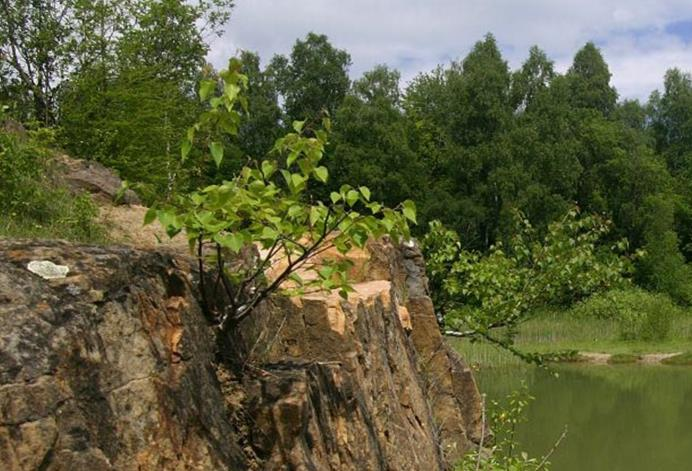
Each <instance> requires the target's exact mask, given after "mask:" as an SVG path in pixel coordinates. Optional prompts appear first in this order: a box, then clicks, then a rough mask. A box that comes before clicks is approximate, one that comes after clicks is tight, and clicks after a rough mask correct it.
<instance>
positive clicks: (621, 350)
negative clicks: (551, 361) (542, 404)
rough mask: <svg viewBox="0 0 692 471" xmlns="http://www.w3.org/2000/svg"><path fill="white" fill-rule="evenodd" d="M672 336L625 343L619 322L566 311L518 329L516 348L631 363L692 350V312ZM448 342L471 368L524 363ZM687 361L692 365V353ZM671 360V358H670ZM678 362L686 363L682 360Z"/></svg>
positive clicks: (478, 345)
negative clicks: (606, 357) (599, 355)
mask: <svg viewBox="0 0 692 471" xmlns="http://www.w3.org/2000/svg"><path fill="white" fill-rule="evenodd" d="M672 322H673V324H672V328H671V330H670V335H669V336H668V338H667V339H665V340H661V341H651V342H645V341H641V340H631V341H629V340H627V341H626V340H622V339H621V336H620V330H619V327H618V325H617V322H616V321H614V320H609V319H594V318H574V317H567V316H566V313H565V312H544V313H540V314H537V315H536V316H535V317H534V318H533V319H531V320H529V321H527V322H526V323H524V324H523V325H521V326H520V327H519V331H518V334H517V336H516V339H515V346H516V347H517V348H519V349H520V350H522V351H525V352H536V353H550V352H559V351H568V350H578V351H584V352H598V353H610V354H613V355H614V356H615V358H616V359H615V360H614V361H616V362H631V361H632V358H635V359H636V357H638V356H640V355H643V354H647V353H674V352H691V351H692V310H687V311H685V313H684V315H680V316H676V317H675V318H674V319H673V321H672ZM449 342H450V343H451V345H452V346H453V347H454V348H456V350H457V351H459V353H460V354H461V355H462V357H463V358H464V359H465V360H466V361H467V362H468V363H469V364H471V365H477V366H511V365H520V364H523V362H522V360H520V359H519V358H516V357H515V356H514V355H512V354H511V353H509V352H507V351H505V350H503V349H500V348H498V347H495V346H493V345H490V344H488V343H485V342H475V343H472V342H470V341H469V340H467V339H459V338H450V339H449ZM687 355H688V356H687V357H686V360H684V361H689V362H690V364H692V353H688V354H687ZM671 360H672V359H671ZM679 361H683V359H680V360H679Z"/></svg>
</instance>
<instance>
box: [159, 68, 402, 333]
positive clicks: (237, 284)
mask: <svg viewBox="0 0 692 471" xmlns="http://www.w3.org/2000/svg"><path fill="white" fill-rule="evenodd" d="M241 70H242V66H241V64H240V63H239V62H238V61H236V60H231V62H230V63H229V68H228V69H227V70H224V71H222V72H221V73H220V74H219V76H220V78H221V80H222V81H223V82H222V84H221V87H219V88H220V90H222V91H221V93H220V95H217V94H216V93H214V91H215V90H216V89H217V85H218V84H217V83H216V81H214V80H207V81H203V82H202V83H201V86H200V97H201V99H202V100H203V101H204V102H206V103H208V104H209V109H208V110H207V111H205V112H204V113H202V114H201V115H200V117H199V120H198V121H197V122H196V123H195V124H194V126H193V127H191V128H190V129H189V130H188V133H187V136H186V138H185V140H184V141H183V145H182V148H181V152H182V158H183V159H185V158H187V156H188V155H189V154H190V151H191V150H192V148H193V146H194V145H195V144H198V143H199V144H202V146H203V148H204V149H205V152H206V153H207V155H208V156H209V157H211V159H212V160H213V161H214V162H215V163H216V165H217V166H219V165H221V163H222V161H223V159H224V146H223V144H222V141H220V140H219V137H220V136H221V135H224V134H231V135H237V133H238V130H239V125H240V122H241V119H242V117H243V116H244V115H245V111H246V109H247V101H246V97H245V95H244V93H245V90H246V89H247V76H245V75H243V74H241V73H240V71H241ZM323 123H324V127H323V128H322V129H313V130H311V131H310V132H309V133H306V132H305V131H306V130H305V128H304V126H305V122H302V121H296V122H294V123H293V131H294V132H291V133H288V134H286V135H285V136H284V137H282V138H280V139H278V140H277V142H276V144H275V145H274V147H273V151H274V152H275V153H276V154H279V155H285V156H286V160H285V164H284V165H279V163H278V162H277V161H276V160H264V161H262V162H261V163H260V164H258V165H257V167H255V168H253V167H244V168H242V169H241V171H240V172H239V174H238V175H237V176H235V177H234V178H233V179H232V180H227V181H224V182H222V183H221V184H218V185H211V186H208V187H206V188H202V189H200V190H198V191H194V192H191V193H189V194H183V195H181V196H180V198H179V199H178V201H177V202H176V203H175V204H173V205H170V206H167V207H163V208H159V209H156V208H152V209H151V210H150V211H149V212H148V213H147V216H146V219H145V222H152V221H153V220H154V219H156V218H158V220H159V221H160V222H161V224H163V225H164V227H166V229H167V232H168V234H169V235H170V236H175V235H176V234H178V233H179V232H181V231H185V235H186V237H187V239H188V241H189V243H190V247H191V248H194V249H196V253H197V257H198V263H199V271H200V280H201V281H200V282H201V286H200V288H201V291H202V297H203V300H204V306H203V307H204V310H205V314H206V315H207V316H208V319H209V320H210V322H212V323H214V324H215V325H217V326H218V328H219V329H220V331H221V332H227V331H229V330H232V329H234V328H235V327H236V326H237V325H238V323H240V322H241V321H242V320H243V319H245V318H246V317H248V316H249V315H251V314H252V312H253V310H254V308H255V307H256V306H257V305H258V304H259V303H260V302H261V301H263V300H264V299H266V298H267V297H269V296H270V295H271V294H273V293H275V292H277V291H280V290H282V289H287V283H288V282H289V281H290V282H291V283H292V285H290V287H288V289H289V290H292V291H293V292H295V291H300V290H301V289H303V288H305V287H310V286H312V287H319V288H321V289H326V290H331V289H338V290H339V292H340V294H341V295H342V296H344V297H347V295H348V292H349V291H351V287H350V285H349V282H348V278H347V276H346V270H347V267H348V262H347V260H344V259H342V260H331V261H329V260H326V261H321V262H318V263H309V262H315V260H316V257H317V256H318V255H319V254H321V253H323V252H324V251H325V250H327V249H329V248H330V247H335V248H336V249H337V250H338V251H339V252H340V253H342V254H346V253H348V251H349V250H350V249H351V248H352V247H354V246H356V247H360V248H363V247H364V246H365V243H366V242H367V240H368V238H369V237H371V236H374V237H378V236H382V235H385V234H388V235H389V236H391V237H394V238H395V239H400V238H401V237H408V225H407V223H406V220H407V219H408V220H409V221H412V222H415V207H414V205H413V203H412V202H410V201H407V202H404V203H403V204H402V206H401V212H397V211H394V210H391V209H388V208H386V207H383V206H382V205H380V204H379V203H376V202H372V201H370V191H369V190H368V188H366V187H360V188H358V189H356V188H353V187H351V186H349V185H342V187H341V188H340V189H339V191H338V192H333V193H332V194H331V195H330V201H331V203H329V204H326V205H325V204H324V203H322V202H317V203H312V202H310V201H308V200H307V199H306V198H305V194H306V191H307V189H308V185H309V184H311V183H313V182H315V181H319V182H323V183H324V182H326V181H327V179H328V176H329V173H328V170H327V169H326V168H325V167H324V166H322V165H320V161H321V159H322V156H323V154H324V147H325V144H326V140H327V135H328V134H327V133H328V131H329V129H330V124H329V120H328V119H327V120H325V121H324V122H323ZM306 134H309V136H310V137H308V135H306ZM361 208H362V209H361ZM258 246H259V247H260V248H261V249H262V252H259V253H258V252H257V248H258ZM207 250H211V252H212V260H213V264H212V266H213V267H215V274H216V282H214V283H213V284H212V285H211V286H209V288H207V287H205V283H206V280H205V278H206V276H207V275H206V272H205V268H206V264H205V259H206V257H205V255H206V253H207ZM270 267H271V268H272V269H273V270H274V271H275V272H276V273H275V274H274V275H273V276H272V275H270V274H269V273H268V271H269V269H270ZM301 269H302V270H307V271H308V272H312V273H313V274H314V276H308V275H306V274H305V273H304V272H303V274H301V272H300V270H301ZM207 289H209V290H211V291H207ZM217 289H220V293H219V294H217V295H216V296H214V298H213V299H214V300H215V303H214V304H212V303H211V302H210V301H209V299H208V298H207V296H208V295H209V294H210V292H214V293H215V294H216V290H217ZM220 300H223V303H221V302H219V301H220Z"/></svg>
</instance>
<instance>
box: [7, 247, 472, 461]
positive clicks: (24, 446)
mask: <svg viewBox="0 0 692 471" xmlns="http://www.w3.org/2000/svg"><path fill="white" fill-rule="evenodd" d="M370 252H371V256H369V257H361V258H360V259H359V260H362V262H359V263H362V265H361V267H360V270H359V273H360V275H359V279H357V280H356V281H357V282H358V283H357V284H356V293H353V294H352V295H350V297H349V299H348V300H342V299H340V298H339V297H338V296H336V295H321V294H313V295H309V296H305V297H303V298H301V299H298V298H292V299H287V298H280V297H277V298H275V299H273V300H272V301H271V302H268V303H265V305H264V306H262V308H261V309H260V310H259V311H258V312H257V314H256V315H253V316H251V317H250V318H248V319H247V321H246V322H245V324H244V325H242V326H241V328H240V329H239V330H238V333H236V334H234V337H233V338H230V339H227V340H228V342H231V343H232V344H233V345H235V346H236V348H237V350H238V351H242V352H243V362H244V366H245V368H244V369H243V371H244V372H245V373H244V374H242V375H239V374H237V372H236V374H234V373H231V372H230V370H229V369H228V368H227V367H226V366H225V364H224V362H223V360H222V359H223V358H224V354H225V353H227V352H224V351H223V348H219V347H218V346H217V345H223V344H218V343H216V342H215V339H214V333H213V331H212V329H211V328H210V327H208V326H207V325H206V323H205V320H204V317H203V315H202V314H201V312H200V309H199V307H198V304H197V300H196V299H195V296H194V293H195V290H194V288H193V286H192V282H191V281H190V280H191V275H190V274H189V269H188V268H187V265H186V263H185V262H183V261H176V260H175V259H173V258H172V256H170V255H164V254H160V253H155V252H147V251H138V250H134V249H127V248H117V247H116V248H97V247H84V246H72V245H68V244H64V243H59V242H42V243H41V242H21V241H19V242H9V241H0V318H1V320H2V322H1V323H0V462H2V463H3V464H4V468H3V469H12V470H14V469H90V470H91V469H93V470H100V469H143V470H148V469H238V470H244V469H270V470H273V469H286V470H289V469H296V470H302V469H304V470H365V469H367V470H422V469H425V470H435V469H445V468H446V467H447V466H448V465H449V463H450V462H452V461H453V460H454V459H456V458H457V457H458V456H459V454H460V453H462V452H463V451H465V450H466V449H468V447H469V446H471V444H472V443H473V442H476V441H477V439H478V438H479V437H480V434H481V432H482V431H481V430H480V427H481V424H480V421H479V418H480V401H479V399H478V392H477V390H476V386H475V383H474V381H473V377H472V376H471V374H470V371H469V370H468V369H467V368H466V367H465V366H464V364H463V363H462V362H461V360H460V359H459V358H458V357H457V356H456V354H455V353H454V352H452V351H451V350H449V349H448V347H447V346H446V345H445V343H444V342H443V339H442V338H441V336H440V334H439V331H438V329H437V326H436V320H435V316H434V313H433V310H432V304H431V303H430V299H429V297H428V296H427V282H426V279H425V274H424V271H423V269H422V265H421V262H422V259H421V257H420V254H419V253H418V252H417V250H415V249H412V248H406V247H403V248H395V247H392V246H391V245H389V244H386V243H378V244H373V245H372V246H371V247H370ZM32 260H50V261H52V262H54V263H56V264H60V265H66V266H68V267H69V268H70V271H69V274H68V275H67V277H65V278H61V279H53V280H45V279H43V278H41V277H39V276H37V275H35V274H33V273H31V272H30V271H29V270H27V268H26V266H27V264H28V263H29V262H30V261H32Z"/></svg>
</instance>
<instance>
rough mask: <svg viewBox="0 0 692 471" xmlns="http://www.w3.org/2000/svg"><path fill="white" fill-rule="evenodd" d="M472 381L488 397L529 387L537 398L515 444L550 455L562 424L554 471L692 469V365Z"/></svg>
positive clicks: (510, 373) (570, 369) (589, 368)
mask: <svg viewBox="0 0 692 471" xmlns="http://www.w3.org/2000/svg"><path fill="white" fill-rule="evenodd" d="M555 372H557V373H558V375H559V377H555ZM477 378H478V381H479V387H480V388H481V391H483V392H484V393H486V394H487V397H488V400H490V399H501V398H504V397H505V396H506V395H507V394H508V393H510V392H511V391H512V390H516V389H520V388H521V384H522V381H523V382H525V383H526V385H527V386H528V389H529V393H530V394H531V395H532V396H534V397H535V398H536V399H535V400H534V401H533V402H531V404H530V405H529V406H528V407H527V409H526V413H527V418H528V422H526V423H524V424H522V425H520V427H519V429H518V434H517V439H518V441H519V443H520V445H521V449H523V450H526V451H528V452H529V454H530V455H532V456H536V457H540V456H541V455H543V454H545V453H546V452H548V451H549V450H550V449H551V448H552V447H553V444H554V443H555V441H556V440H557V439H558V437H559V436H560V434H561V433H562V431H563V430H564V428H565V425H566V426H567V428H568V433H567V436H566V437H565V439H564V440H563V441H562V443H561V445H560V446H559V447H558V449H557V450H556V451H555V453H554V454H553V455H552V457H551V459H550V461H551V463H552V468H551V469H552V470H554V471H678V470H680V471H686V470H692V368H689V367H669V366H661V365H657V366H642V365H631V366H625V365H623V366H596V365H569V366H567V365H565V366H560V367H557V368H554V369H553V370H552V372H550V371H546V370H543V369H538V368H528V367H513V368H495V369H487V370H485V371H481V372H479V373H478V374H477Z"/></svg>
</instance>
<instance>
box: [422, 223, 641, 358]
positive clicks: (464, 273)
mask: <svg viewBox="0 0 692 471" xmlns="http://www.w3.org/2000/svg"><path fill="white" fill-rule="evenodd" d="M517 216H518V217H517V229H516V231H515V234H514V236H513V237H512V238H511V239H510V241H509V242H508V244H507V245H505V246H502V245H498V246H495V247H492V248H491V250H490V253H489V254H488V255H485V256H484V255H482V254H479V253H475V252H471V251H467V250H463V249H462V248H461V245H460V243H459V239H458V236H457V235H456V233H455V232H453V231H450V230H447V229H444V228H443V227H442V226H441V225H440V223H439V222H433V223H431V225H430V226H431V230H430V232H429V233H428V234H427V235H426V236H425V237H424V238H423V241H422V246H423V250H424V252H425V255H426V263H427V271H428V275H429V276H430V282H431V287H432V291H433V296H434V302H435V306H436V308H437V309H438V312H439V313H440V314H441V316H442V318H443V321H444V326H445V328H446V329H447V333H448V334H450V335H455V336H459V337H469V338H474V339H478V338H482V339H484V340H488V341H490V342H492V343H494V344H496V345H499V346H502V347H504V348H506V349H509V350H510V351H512V352H513V353H514V354H516V355H518V356H521V357H523V358H524V359H526V360H530V361H536V362H540V361H541V360H542V358H541V357H540V356H532V355H531V354H530V352H523V351H521V350H519V349H517V348H514V347H513V343H514V335H515V333H516V330H517V327H518V326H519V325H520V324H521V323H523V322H525V321H526V320H527V319H528V318H529V317H530V316H531V315H532V314H533V312H534V311H535V310H536V309H538V308H540V307H542V306H569V305H570V304H572V303H574V302H576V301H578V300H581V299H584V298H586V297H587V296H589V295H591V294H593V293H598V292H601V291H603V290H605V289H608V288H612V287H617V286H623V285H626V280H625V279H624V278H623V275H624V274H625V273H626V272H627V271H628V270H629V266H630V261H629V260H628V259H627V258H625V257H621V256H618V255H617V254H616V253H615V252H614V251H613V250H612V249H611V250H607V249H606V250H598V249H597V243H598V242H599V241H600V240H601V239H602V238H603V237H604V236H605V235H606V234H607V233H608V231H609V222H608V221H603V220H601V219H600V218H596V217H590V216H586V217H579V214H578V212H577V211H576V210H573V211H570V212H569V213H568V214H567V215H566V216H565V217H564V218H563V219H562V220H560V221H557V222H554V223H551V224H550V226H549V228H548V232H547V234H546V235H545V236H544V237H542V238H539V237H537V235H536V232H535V230H534V229H533V227H532V226H531V225H530V223H529V221H528V220H526V219H525V218H524V217H523V216H522V215H521V214H518V215H517ZM625 247H626V243H625V242H624V241H621V242H619V243H618V244H617V248H618V249H619V250H623V249H624V248H625ZM633 328H634V327H633ZM642 328H643V327H642ZM450 329H451V330H450ZM496 332H497V333H500V332H501V334H502V335H500V336H498V335H496V334H495V333H496Z"/></svg>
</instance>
